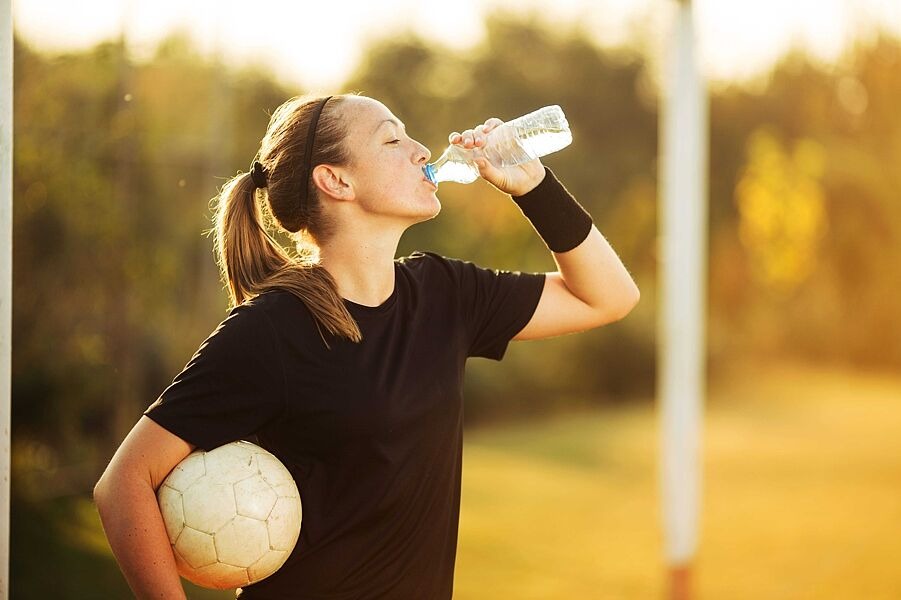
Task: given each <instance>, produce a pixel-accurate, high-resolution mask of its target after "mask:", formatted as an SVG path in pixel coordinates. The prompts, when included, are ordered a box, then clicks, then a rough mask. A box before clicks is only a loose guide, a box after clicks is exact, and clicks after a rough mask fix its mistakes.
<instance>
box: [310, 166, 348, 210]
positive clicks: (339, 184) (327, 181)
mask: <svg viewBox="0 0 901 600" xmlns="http://www.w3.org/2000/svg"><path fill="white" fill-rule="evenodd" d="M313 185H315V186H316V187H317V188H319V190H320V191H322V192H324V193H325V194H326V195H328V196H329V197H331V198H334V199H335V200H344V201H347V200H353V199H354V188H353V183H352V182H351V180H350V174H349V173H347V171H346V170H344V169H342V168H340V167H333V166H332V165H325V164H323V165H316V168H314V169H313Z"/></svg>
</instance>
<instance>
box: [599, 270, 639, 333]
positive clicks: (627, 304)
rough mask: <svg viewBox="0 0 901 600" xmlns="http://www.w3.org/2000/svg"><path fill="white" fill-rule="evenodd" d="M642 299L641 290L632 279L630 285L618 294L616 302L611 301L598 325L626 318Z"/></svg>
mask: <svg viewBox="0 0 901 600" xmlns="http://www.w3.org/2000/svg"><path fill="white" fill-rule="evenodd" d="M640 299H641V292H640V291H639V289H638V286H637V285H635V282H633V281H631V280H630V282H629V285H628V286H626V287H625V289H623V290H621V293H620V294H617V300H616V302H613V303H610V304H609V305H608V306H607V307H606V310H604V311H603V313H602V315H601V322H600V323H599V324H598V326H601V325H607V324H609V323H614V322H616V321H621V320H622V319H624V318H626V315H628V314H629V313H630V312H632V309H633V308H635V307H636V306H637V305H638V301H639V300H640Z"/></svg>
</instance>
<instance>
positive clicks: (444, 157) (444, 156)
mask: <svg viewBox="0 0 901 600" xmlns="http://www.w3.org/2000/svg"><path fill="white" fill-rule="evenodd" d="M464 152H465V150H462V149H461V148H459V147H457V146H454V145H453V144H451V145H450V146H448V147H447V148H445V149H444V152H442V153H441V156H439V157H438V160H436V161H435V162H433V163H429V164H427V165H426V166H424V167H423V168H422V172H423V173H425V176H426V177H428V178H429V181H431V182H432V183H434V184H435V185H437V184H439V183H441V182H442V181H448V179H447V178H446V177H442V172H444V173H445V174H446V173H447V171H444V170H443V169H442V167H443V166H444V165H445V164H447V162H448V161H449V160H451V158H452V156H459V155H460V154H463V153H464Z"/></svg>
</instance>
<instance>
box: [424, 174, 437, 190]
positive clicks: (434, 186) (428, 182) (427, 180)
mask: <svg viewBox="0 0 901 600" xmlns="http://www.w3.org/2000/svg"><path fill="white" fill-rule="evenodd" d="M422 180H423V181H425V182H426V183H427V184H429V185H430V186H432V187H433V188H435V189H436V190H437V189H438V186H437V185H435V184H434V183H432V182H431V180H429V179H427V178H425V177H423V178H422Z"/></svg>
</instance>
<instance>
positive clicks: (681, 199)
mask: <svg viewBox="0 0 901 600" xmlns="http://www.w3.org/2000/svg"><path fill="white" fill-rule="evenodd" d="M664 60H665V68H664V73H663V75H664V77H663V86H662V94H661V95H662V97H661V103H660V111H661V114H660V121H659V127H660V129H659V135H660V143H659V148H660V157H659V165H660V185H659V190H660V209H661V218H660V234H661V235H660V238H661V250H662V269H661V271H662V281H661V297H660V309H661V318H660V320H659V323H660V328H659V339H660V344H659V346H658V365H659V372H658V382H659V389H658V394H659V406H660V413H659V417H660V427H661V436H662V439H661V444H660V451H661V457H660V465H661V488H662V501H663V511H662V512H663V526H664V540H665V542H664V550H665V555H666V562H667V564H668V565H669V568H670V584H669V597H670V598H672V599H674V600H675V599H680V600H682V599H687V598H689V597H690V588H689V582H690V581H689V576H690V573H691V571H690V568H691V562H692V560H693V558H694V556H695V551H696V549H697V545H698V515H699V508H700V488H701V485H700V484H701V475H700V467H699V464H700V445H701V444H700V433H701V414H702V398H703V396H704V393H705V391H704V373H705V369H704V359H705V352H704V349H705V344H704V339H705V331H704V315H705V313H706V310H705V295H706V285H705V280H706V269H705V266H706V262H707V260H706V258H707V251H706V248H707V241H706V238H707V234H706V225H707V202H706V198H707V99H706V93H705V90H704V82H703V80H702V77H701V75H700V72H699V68H698V64H697V56H696V54H695V48H694V29H693V23H692V6H691V1H690V0H680V1H679V2H678V4H677V7H676V10H675V18H674V20H673V29H672V33H671V36H670V38H669V42H668V47H667V48H666V50H665V59H664Z"/></svg>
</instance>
